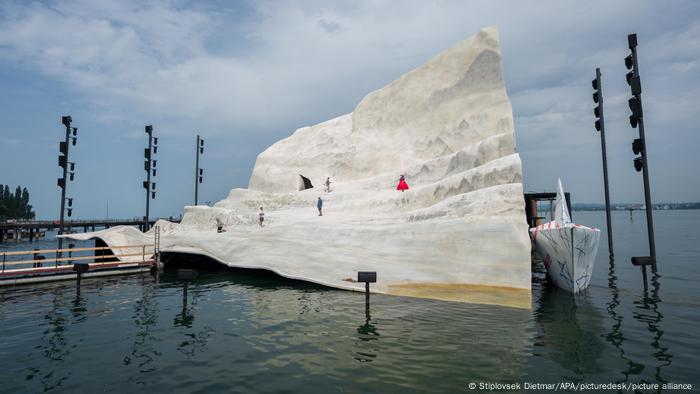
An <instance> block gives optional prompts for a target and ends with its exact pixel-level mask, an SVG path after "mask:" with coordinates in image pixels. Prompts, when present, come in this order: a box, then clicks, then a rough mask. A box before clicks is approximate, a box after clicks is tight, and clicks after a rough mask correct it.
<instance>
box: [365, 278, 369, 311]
mask: <svg viewBox="0 0 700 394" xmlns="http://www.w3.org/2000/svg"><path fill="white" fill-rule="evenodd" d="M365 311H367V313H369V282H365Z"/></svg>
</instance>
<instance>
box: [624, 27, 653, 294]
mask: <svg viewBox="0 0 700 394" xmlns="http://www.w3.org/2000/svg"><path fill="white" fill-rule="evenodd" d="M628 40H629V38H628ZM634 40H635V42H636V35H635V37H634ZM630 49H631V50H632V64H633V65H634V67H633V68H632V70H633V72H634V74H633V75H634V77H639V63H638V62H637V46H636V44H635V45H634V46H633V47H632V48H630ZM640 84H641V82H640ZM637 99H638V100H639V108H640V110H641V111H640V113H642V114H643V113H644V108H643V106H642V93H641V92H639V94H638V95H637ZM638 126H639V139H640V140H641V141H642V152H641V153H642V174H643V178H644V204H645V205H646V208H647V209H646V212H647V235H648V237H649V255H650V257H651V270H652V272H654V273H656V245H655V243H654V219H653V217H652V206H651V190H650V187H649V165H648V161H649V158H648V156H647V144H646V139H645V137H644V116H641V117H640V118H639V125H638ZM644 283H646V280H645V281H644Z"/></svg>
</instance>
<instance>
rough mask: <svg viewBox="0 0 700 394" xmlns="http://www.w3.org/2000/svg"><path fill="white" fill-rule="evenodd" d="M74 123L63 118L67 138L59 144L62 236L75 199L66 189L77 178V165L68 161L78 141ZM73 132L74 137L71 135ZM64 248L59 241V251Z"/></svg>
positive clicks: (65, 117) (59, 228) (60, 227)
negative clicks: (69, 152)
mask: <svg viewBox="0 0 700 394" xmlns="http://www.w3.org/2000/svg"><path fill="white" fill-rule="evenodd" d="M72 122H73V118H71V117H70V116H63V117H61V123H62V124H63V125H64V126H66V138H65V140H64V141H61V143H60V144H59V150H60V152H61V154H60V155H58V165H59V167H61V168H63V176H62V177H61V178H58V187H60V188H61V219H60V223H59V227H58V234H59V235H61V234H63V229H64V220H65V213H66V212H68V217H71V215H72V213H73V199H72V198H66V187H67V180H69V179H70V180H71V181H72V180H73V179H74V177H75V163H74V162H70V161H68V147H69V146H70V144H69V143H70V142H71V140H72V141H73V145H75V143H76V142H77V141H78V128H77V127H71V123H72ZM71 132H72V135H71ZM69 165H70V171H69V170H68V166H69ZM66 201H67V202H68V208H66ZM62 248H63V238H59V239H58V249H62ZM60 257H61V252H58V253H57V258H60Z"/></svg>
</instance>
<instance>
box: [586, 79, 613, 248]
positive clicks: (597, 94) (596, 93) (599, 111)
mask: <svg viewBox="0 0 700 394" xmlns="http://www.w3.org/2000/svg"><path fill="white" fill-rule="evenodd" d="M591 84H592V85H593V102H594V103H597V104H598V106H597V107H595V108H593V114H594V115H595V117H596V121H595V129H596V130H598V131H600V147H601V150H602V154H603V183H604V185H605V215H606V219H607V221H608V250H609V251H610V258H611V259H613V258H615V253H613V239H612V220H611V219H610V189H609V187H608V154H607V153H606V150H605V116H604V115H603V80H602V79H601V75H600V68H596V69H595V79H594V80H593V81H592V83H591Z"/></svg>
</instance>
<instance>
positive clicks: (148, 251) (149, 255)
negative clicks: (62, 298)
mask: <svg viewBox="0 0 700 394" xmlns="http://www.w3.org/2000/svg"><path fill="white" fill-rule="evenodd" d="M122 249H136V250H139V249H140V251H139V252H138V253H133V252H132V253H122V254H118V255H115V254H102V255H88V256H72V254H73V253H75V252H89V251H95V252H97V251H112V250H122ZM46 253H49V254H50V253H53V254H54V256H55V257H53V258H47V257H44V256H39V255H41V254H46ZM64 253H68V254H69V257H62V256H63V254H64ZM155 253H156V245H155V244H138V245H124V246H100V247H94V248H69V249H40V250H39V249H37V250H25V251H12V252H0V254H2V272H1V273H2V274H9V273H19V272H24V271H32V272H37V273H39V272H41V271H48V270H55V269H57V268H59V267H65V266H67V265H70V264H72V262H74V261H86V260H92V261H94V262H93V263H92V264H90V268H93V267H95V268H99V267H100V266H104V265H105V264H109V263H114V259H117V260H119V259H120V258H123V257H128V258H133V259H129V260H125V261H121V260H120V261H119V263H123V264H126V263H138V262H140V263H143V264H146V263H150V262H152V261H153V257H154V254H155ZM23 255H33V258H32V259H31V260H14V259H13V258H14V256H23ZM8 256H9V257H10V258H11V260H7V258H8ZM38 257H41V258H38ZM136 257H140V259H137V258H136ZM107 259H109V260H110V261H104V260H107ZM98 260H102V261H98ZM47 263H49V264H48V265H47ZM59 263H60V264H59ZM30 264H31V267H24V268H11V269H8V268H7V267H8V266H10V267H11V266H18V265H30Z"/></svg>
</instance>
